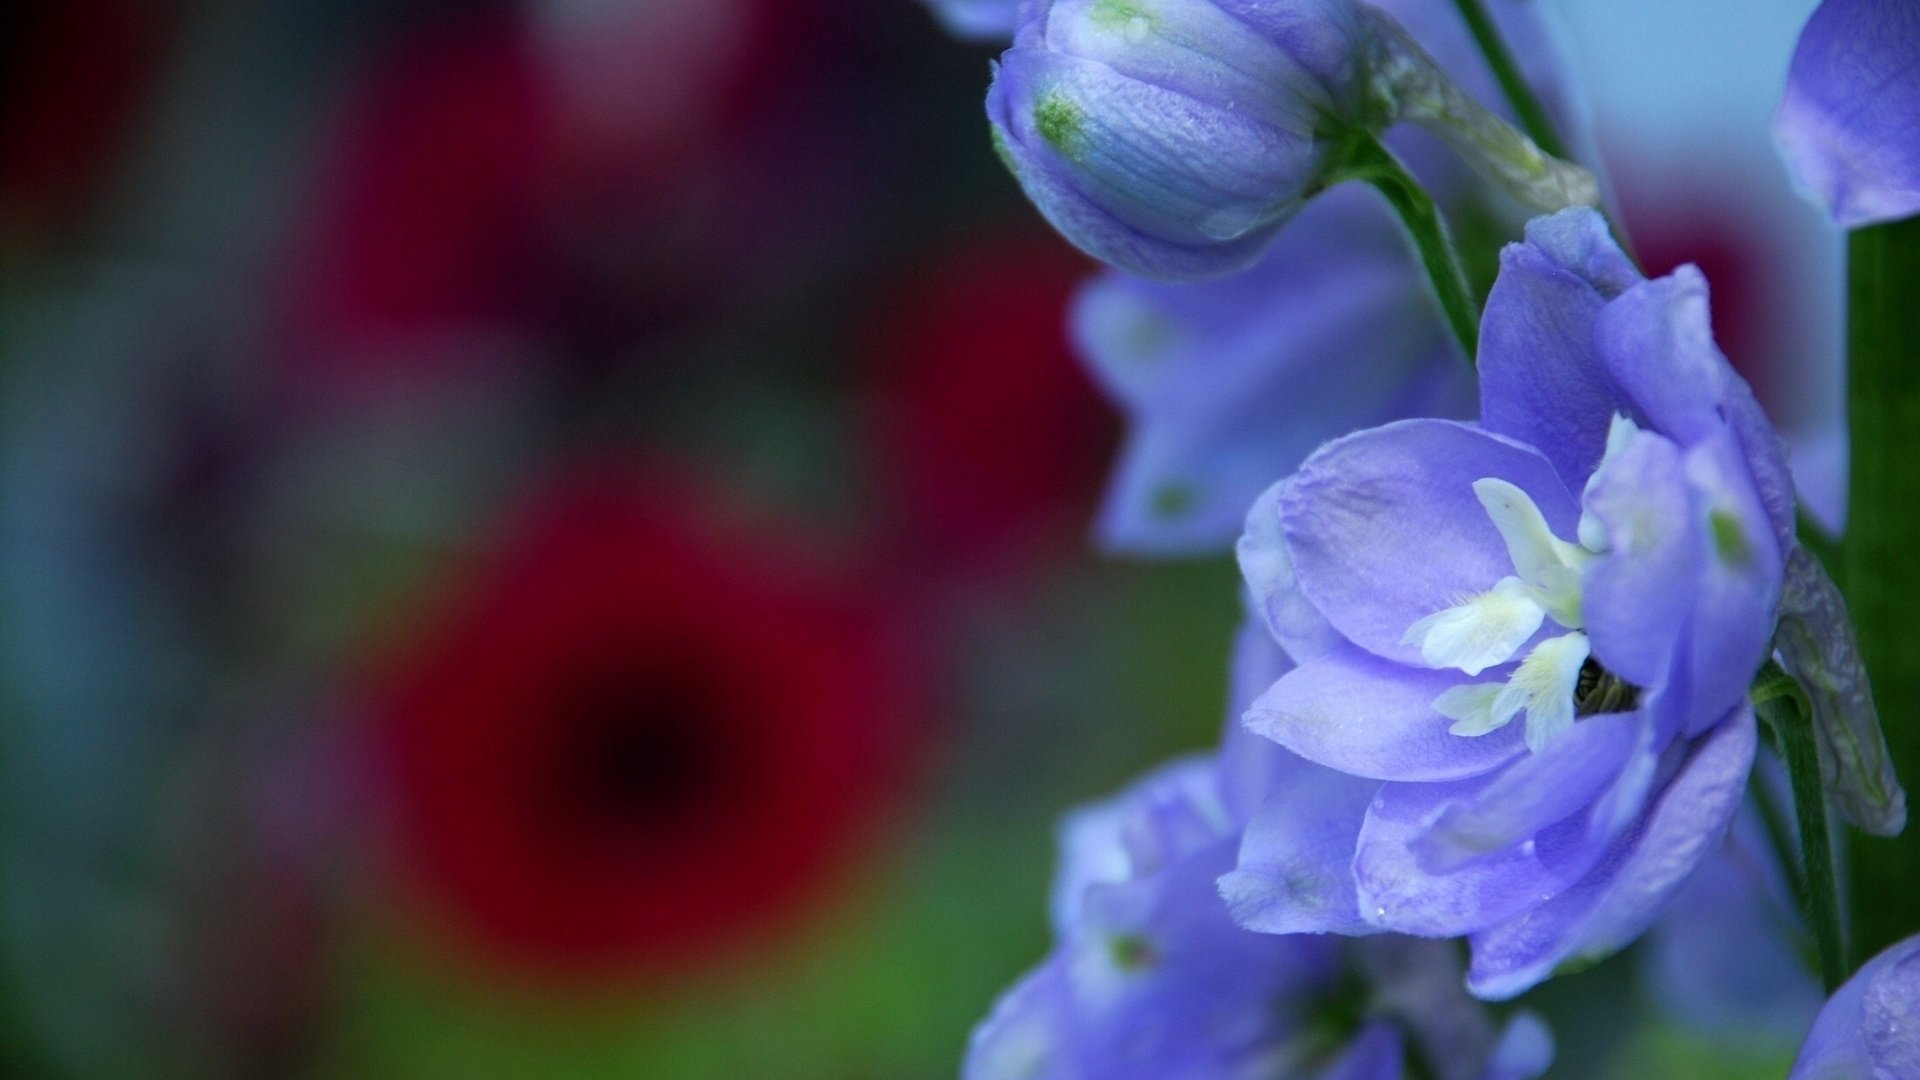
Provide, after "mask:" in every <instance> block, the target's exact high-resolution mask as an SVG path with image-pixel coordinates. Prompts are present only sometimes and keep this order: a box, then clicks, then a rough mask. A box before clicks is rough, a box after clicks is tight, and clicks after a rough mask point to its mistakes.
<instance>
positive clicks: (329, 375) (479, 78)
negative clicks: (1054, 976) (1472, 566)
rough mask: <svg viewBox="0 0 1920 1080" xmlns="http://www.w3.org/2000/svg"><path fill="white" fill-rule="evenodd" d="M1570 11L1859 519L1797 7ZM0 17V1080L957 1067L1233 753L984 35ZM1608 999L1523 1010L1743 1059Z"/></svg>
mask: <svg viewBox="0 0 1920 1080" xmlns="http://www.w3.org/2000/svg"><path fill="white" fill-rule="evenodd" d="M1556 6H1558V7H1559V8H1560V9H1561V10H1560V14H1561V15H1562V16H1563V17H1564V21H1565V23H1566V25H1567V29H1568V31H1569V45H1570V52H1571V54H1572V55H1573V56H1574V57H1575V58H1576V61H1577V63H1578V64H1579V66H1580V68H1581V69H1582V71H1583V72H1584V74H1585V75H1586V77H1587V79H1588V84H1589V86H1590V88H1591V97H1592V99H1593V105H1594V108H1595V110H1596V112H1597V115H1598V120H1599V131H1600V135H1601V140H1602V143H1603V145H1604V146H1605V148H1606V152H1607V153H1608V156H1609V165H1610V166H1611V168H1612V170H1613V173H1614V176H1615V179H1616V183H1617V187H1618V192H1619V198H1620V202H1621V204H1622V206H1623V207H1624V209H1625V212H1626V215H1627V219H1628V221H1629V223H1630V226H1631V227H1632V229H1633V231H1634V234H1635V238H1636V241H1637V243H1638V244H1639V246H1640V249H1641V252H1642V254H1643V256H1644V257H1645V258H1646V260H1647V261H1648V263H1649V268H1650V269H1653V270H1660V269H1664V268H1665V267H1667V266H1671V265H1673V264H1675V263H1678V262H1681V261H1687V260H1693V261H1698V262H1700V263H1702V264H1703V266H1704V267H1705V269H1706V270H1707V272H1708V273H1709V275H1710V276H1711V278H1712V279H1713V282H1714V288H1715V303H1716V312H1715V314H1716V321H1717V322H1718V323H1719V324H1720V326H1719V329H1720V332H1721V334H1722V337H1723V341H1725V342H1726V343H1727V346H1728V349H1729V351H1730V353H1732V354H1733V357H1734V359H1735V360H1736V362H1737V363H1739V364H1740V365H1741V366H1742V367H1743V368H1744V369H1745V370H1746V371H1747V373H1748V375H1749V377H1750V378H1752V379H1753V380H1754V382H1755V383H1756V385H1757V387H1758V388H1759V390H1760V392H1761V394H1762V397H1763V399H1764V400H1765V401H1766V402H1767V403H1768V405H1769V408H1770V409H1771V410H1772V411H1773V413H1774V415H1775V418H1776V420H1777V421H1778V422H1780V423H1781V424H1782V426H1783V427H1785V428H1786V429H1787V431H1788V434H1789V436H1790V438H1791V440H1792V441H1793V442H1794V445H1795V450H1796V467H1797V468H1801V469H1803V470H1810V471H1813V472H1815V473H1819V472H1820V471H1821V470H1825V473H1824V474H1823V475H1829V476H1830V475H1833V474H1834V470H1837V469H1838V468H1839V467H1840V465H1841V458H1842V454H1843V451H1842V449H1841V444H1840V439H1839V433H1838V427H1837V416H1838V408H1839V405H1838V399H1839V386H1838V368H1837V365H1835V364H1833V363H1831V362H1830V361H1829V362H1826V363H1810V362H1808V360H1807V359H1806V358H1807V357H1809V356H1812V357H1827V358H1831V357H1833V356H1835V355H1837V351H1836V343H1837V335H1838V318H1837V314H1836V308H1835V304H1834V300H1835V298H1836V297H1837V280H1838V278H1837V273H1838V271H1837V266H1838V262H1837V250H1838V248H1837V244H1836V242H1835V240H1834V238H1833V237H1832V236H1831V235H1830V234H1828V233H1827V232H1826V231H1825V230H1824V228H1823V226H1821V225H1820V223H1819V221H1818V218H1817V216H1816V215H1814V214H1812V213H1811V212H1809V211H1806V210H1804V209H1803V208H1801V207H1799V206H1798V204H1797V203H1795V202H1794V201H1793V200H1792V198H1791V195H1790V194H1789V192H1788V191H1787V187H1786V182H1785V180H1784V178H1783V177H1782V175H1781V174H1780V170H1779V169H1778V167H1777V165H1775V164H1774V163H1773V159H1772V157H1771V150H1770V147H1769V145H1768V143H1767V139H1766V123H1767V114H1768V110H1769V109H1770V107H1771V102H1772V100H1773V97H1774V95H1775V94H1776V93H1777V88H1778V86H1779V81H1780V78H1781V74H1782V72H1784V68H1785V60H1786V56H1787V54H1788V51H1789V49H1790V47H1791V43H1792V40H1793V35H1794V32H1795V30H1796V29H1797V27H1798V25H1799V22H1800V21H1801V20H1802V19H1803V18H1804V16H1805V15H1806V13H1807V11H1808V10H1810V9H1811V7H1812V4H1811V3H1810V2H1780V3H1771V2H1768V3H1758V2H1751V0H1741V2H1738V3H1733V2H1723V0H1714V2H1711V3H1684V4H1672V3H1664V2H1661V3H1656V2H1653V0H1632V2H1629V3H1620V2H1618V0H1563V2H1560V3H1558V4H1557V5H1556ZM0 19H4V26H3V28H0V52H4V60H0V80H4V83H5V87H6V89H5V97H4V99H3V100H4V128H3V129H0V147H3V148H4V151H3V152H4V158H0V243H3V244H4V263H3V264H0V270H3V274H0V1073H3V1074H5V1075H9V1076H23V1077H84V1078H91V1077H156V1078H171V1077H214V1078H225V1077H236V1078H238V1077H367V1078H387V1077H394V1078H414V1077H419V1078H448V1080H487V1078H494V1077H498V1078H520V1077H527V1078H542V1080H546V1078H555V1080H564V1078H572V1077H581V1078H585V1077H647V1078H652V1077H734V1076H755V1077H819V1078H888V1080H891V1078H914V1077H922V1076H926V1077H934V1076H947V1075H951V1074H952V1072H953V1070H954V1067H955V1064H956V1062H957V1061H958V1058H959V1053H960V1049H961V1046H962V1044H963V1041H964V1038H965V1035H966V1032H967V1029H968V1028H969V1027H970V1025H971V1024H972V1023H973V1022H974V1021H975V1020H976V1019H978V1018H979V1017H980V1016H982V1015H983V1014H984V1013H985V1011H986V1009H987V1008H988V1006H989V1004H990V1003H991V1001H992V999H993V997H994V995H995V993H996V992H997V991H998V990H999V989H1000V988H1001V987H1003V986H1004V985H1006V984H1008V983H1009V982H1010V981H1011V980H1012V979H1013V978H1014V977H1015V976H1016V975H1017V974H1018V973H1019V972H1020V971H1021V970H1022V969H1023V968H1024V967H1025V966H1027V965H1028V964H1030V963H1032V962H1033V961H1035V960H1036V959H1037V958H1038V957H1039V956H1040V955H1041V954H1042V952H1043V951H1044V949H1045V947H1046V927H1045V903H1044V896H1045V890H1046V883H1047V880H1048V878H1049V875H1050V873H1051V862H1052V833H1051V830H1052V822H1053V820H1054V819H1055V818H1056V817H1057V815H1058V814H1059V812H1060V811H1061V810H1062V809H1064V808H1066V807H1068V806H1070V805H1072V804H1074V803H1076V802H1080V801H1084V800H1086V799H1088V798H1092V797H1095V796H1097V795H1100V794H1103V793H1105V792H1107V791H1110V790H1111V789H1113V788H1114V787H1116V786H1118V785H1119V784H1121V783H1122V782H1124V781H1125V780H1126V779H1127V778H1129V777H1130V776H1132V775H1134V774H1135V773H1137V772H1139V771H1140V770H1142V769H1143V768H1145V767H1147V766H1148V765H1150V764H1152V763H1154V762H1156V761H1159V760H1161V759H1163V758H1165V757H1167V756H1169V755H1171V754H1174V753H1178V752H1181V751H1184V750H1188V749H1196V748H1200V747H1203V746H1205V745H1207V744H1208V743H1209V742H1211V741H1212V739H1213V738H1214V736H1215V734H1216V732H1217V730H1218V727H1219V724H1220V719H1221V718H1220V714H1221V710H1222V705H1223V700H1224V685H1223V684H1224V678H1225V658H1226V650H1227V645H1228V642H1229V640H1230V637H1231V634H1232V630H1233V626H1234V623H1235V621H1236V618H1237V599H1236V594H1235V588H1236V586H1235V581H1236V578H1235V573H1234V570H1233V568H1232V566H1231V565H1230V564H1229V563H1228V562H1227V561H1226V560H1224V559H1218V560H1211V561H1209V560H1200V561H1192V562H1183V563H1172V564H1152V563H1144V562H1126V561H1121V560H1117V559H1114V558H1110V557H1105V556H1102V555H1101V554H1099V553H1098V552H1096V551H1094V550H1092V547H1091V544H1090V542H1089V540H1088V525H1087V523H1088V522H1089V520H1090V519H1091V515H1092V511H1093V508H1094V507H1095V506H1096V505H1097V502H1098V499H1099V495H1100V490H1101V487H1102V484H1103V481H1104V472H1105V469H1106V466H1107V463H1108V460H1109V459H1110V457H1111V455H1112V452H1113V448H1114V446H1115V444H1116V440H1117V438H1118V437H1119V434H1120V431H1119V421H1118V418H1117V416H1116V415H1115V413H1114V412H1113V411H1112V410H1111V409H1110V408H1109V406H1108V405H1107V404H1106V403H1105V402H1103V401H1102V400H1101V399H1100V398H1099V396H1098V394H1097V393H1096V392H1095V390H1094V389H1093V387H1092V385H1091V383H1090V382H1089V380H1088V379H1087V378H1086V377H1085V376H1084V375H1083V374H1082V372H1081V371H1080V370H1079V368H1078V366H1077V364H1076V362H1075V360H1074V358H1073V355H1072V352H1071V349H1070V347H1069V344H1068V342H1067V340H1066V337H1065V332H1064V327H1063V322H1062V313H1063V310H1064V306H1065V304H1066V303H1067V302H1068V299H1069V297H1070V296H1071V295H1072V290H1073V287H1074V284H1075V282H1076V281H1077V280H1079V279H1080V278H1082V277H1084V276H1085V275H1086V274H1087V272H1088V271H1089V266H1088V264H1086V263H1085V262H1084V261H1083V260H1082V259H1081V258H1080V257H1079V256H1077V255H1076V254H1074V253H1073V252H1072V251H1071V250H1070V249H1068V248H1067V247H1066V246H1065V245H1064V244H1063V243H1062V242H1060V241H1059V240H1057V239H1056V238H1054V237H1053V236H1052V235H1051V234H1050V233H1048V232H1047V231H1046V230H1045V229H1044V227H1043V226H1042V225H1041V224H1040V222H1039V219H1038V217H1037V215H1035V214H1034V213H1033V212H1032V211H1031V210H1030V209H1029V208H1028V207H1026V206H1025V204H1024V203H1023V201H1022V200H1021V198H1020V197H1019V193H1018V191H1017V189H1016V187H1015V186H1014V184H1013V183H1012V181H1011V180H1010V179H1008V178H1007V177H1006V176H1005V175H1004V174H1003V172H1002V171H1001V169H1000V166H999V165H998V163H997V162H996V161H995V160H994V158H993V156H992V154H991V152H990V151H989V149H988V146H987V140H986V138H985V125H984V122H983V118H982V116H981V110H980V98H981V94H982V91H983V89H984V85H985V81H986V75H987V61H988V60H989V59H990V58H991V56H992V53H993V50H992V49H991V48H990V47H987V46H981V45H964V44H961V43H958V42H955V41H953V40H951V39H950V38H948V37H946V36H945V35H944V34H942V33H941V32H940V30H939V28H938V27H937V25H936V24H935V22H934V21H933V19H932V18H931V17H930V16H929V15H928V13H927V11H926V10H925V9H923V8H921V7H920V6H918V5H917V4H914V3H911V2H908V0H522V2H517V3H507V2H491V0H487V2H482V0H281V2H258V0H206V2H193V3H168V2H162V0H71V2H60V3H55V2H39V3H22V4H16V5H11V6H10V7H9V9H8V14H6V15H4V16H0ZM1702 40H1712V41H1713V42H1714V43H1715V45H1714V47H1712V48H1701V47H1700V46H1699V42H1701V41H1702ZM1830 489H1831V485H1829V490H1830ZM1814 509H1815V510H1816V511H1819V512H1820V513H1822V514H1823V515H1824V516H1825V517H1826V518H1827V519H1828V520H1833V519H1834V518H1835V517H1837V515H1838V514H1839V513H1840V508H1839V507H1838V506H1837V505H1828V506H1825V507H1822V506H1819V505H1816V506H1815V507H1814ZM1631 963H1632V958H1631V957H1628V958H1625V959H1623V960H1621V961H1619V962H1616V963H1613V964H1609V965H1603V966H1602V968H1601V969H1599V970H1597V971H1595V972H1593V973H1590V974H1589V975H1586V976H1582V977H1580V979H1576V980H1565V982H1566V983H1568V984H1570V985H1566V986H1558V985H1557V986H1556V987H1554V988H1552V990H1551V991H1550V994H1549V1000H1548V1004H1549V1006H1551V1007H1553V1008H1555V1009H1557V1010H1560V1011H1562V1012H1565V1013H1567V1014H1568V1015H1586V1016H1587V1017H1588V1018H1589V1019H1591V1015H1592V1013H1593V1012H1594V1011H1596V1006H1597V1004H1598V1003H1601V1002H1604V1003H1606V1004H1605V1011H1606V1012H1607V1014H1608V1016H1609V1017H1610V1020H1609V1021H1608V1024H1604V1025H1600V1027H1599V1028H1597V1029H1596V1034H1595V1035H1594V1036H1592V1037H1591V1038H1590V1039H1586V1040H1582V1039H1581V1038H1580V1037H1567V1036H1566V1035H1565V1033H1564V1031H1563V1040H1562V1042H1563V1054H1562V1061H1563V1063H1564V1066H1565V1068H1566V1070H1567V1072H1566V1075H1576V1076H1577V1075H1618V1076H1648V1075H1655V1073H1654V1072H1652V1071H1650V1070H1653V1069H1654V1068H1655V1065H1654V1064H1651V1063H1652V1062H1674V1061H1679V1062H1684V1063H1691V1064H1687V1065H1684V1066H1672V1067H1673V1068H1679V1069H1681V1071H1678V1072H1675V1073H1674V1075H1687V1076H1702V1075H1708V1073H1706V1072H1704V1071H1698V1070H1705V1069H1709V1068H1714V1069H1723V1070H1737V1069H1744V1068H1746V1067H1747V1066H1748V1063H1747V1061H1746V1060H1745V1059H1743V1058H1741V1057H1740V1055H1739V1054H1737V1053H1735V1054H1731V1055H1729V1054H1728V1053H1726V1052H1723V1051H1721V1050H1715V1049H1710V1048H1706V1047H1704V1046H1703V1045H1702V1044H1696V1043H1693V1042H1689V1041H1688V1040H1687V1038H1686V1037H1684V1036H1681V1035H1678V1034H1676V1033H1674V1032H1672V1031H1669V1030H1665V1029H1662V1028H1659V1027H1658V1026H1656V1025H1653V1024H1652V1023H1651V1021H1648V1020H1647V1019H1646V1018H1647V1017H1648V1016H1649V1015H1650V1014H1651V1010H1650V1009H1649V1008H1648V1007H1647V1005H1646V1003H1645V1002H1642V1001H1640V999H1639V998H1638V997H1637V996H1636V993H1637V992H1636V991H1635V990H1634V989H1633V980H1632V978H1631V972H1630V965H1631ZM1608 1034H1611V1035H1617V1036H1620V1039H1619V1042H1618V1044H1617V1045H1615V1046H1613V1047H1611V1048H1606V1047H1603V1046H1602V1045H1601V1044H1600V1037H1601V1036H1602V1035H1608ZM1766 1052H1768V1051H1766V1050H1765V1048H1762V1052H1761V1057H1762V1058H1764V1057H1765V1053H1766ZM1770 1052H1771V1053H1773V1054H1774V1055H1775V1056H1776V1057H1777V1054H1778V1053H1779V1051H1778V1049H1777V1048H1775V1049H1773V1050H1772V1051H1770ZM1660 1067H1662V1068H1667V1067H1669V1066H1666V1065H1662V1066H1660ZM1689 1068H1690V1069H1694V1070H1696V1071H1685V1070H1686V1069H1689ZM1755 1068H1756V1069H1757V1068H1758V1066H1755ZM1729 1074H1732V1073H1729ZM1757 1074H1759V1075H1764V1073H1757Z"/></svg>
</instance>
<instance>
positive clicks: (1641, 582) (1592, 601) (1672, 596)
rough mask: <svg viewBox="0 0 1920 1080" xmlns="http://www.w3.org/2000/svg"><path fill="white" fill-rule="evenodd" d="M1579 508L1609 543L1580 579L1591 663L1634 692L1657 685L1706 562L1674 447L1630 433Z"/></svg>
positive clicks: (1652, 436) (1674, 648) (1677, 645)
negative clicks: (1601, 529)
mask: <svg viewBox="0 0 1920 1080" xmlns="http://www.w3.org/2000/svg"><path fill="white" fill-rule="evenodd" d="M1585 504H1586V508H1587V510H1588V511H1589V512H1590V513H1592V514H1593V516H1594V517H1595V518H1596V519H1598V520H1599V522H1600V523H1601V525H1602V526H1603V527H1604V529H1605V532H1606V536H1607V540H1608V543H1609V545H1610V546H1609V550H1608V551H1607V553H1606V554H1604V555H1602V556H1601V557H1600V558H1599V559H1597V560H1595V561H1594V563H1593V565H1592V566H1590V567H1588V568H1587V572H1586V574H1585V576H1584V578H1583V580H1582V587H1583V589H1584V592H1585V597H1584V598H1583V603H1582V605H1581V612H1582V615H1583V616H1584V617H1585V619H1586V623H1587V636H1588V637H1589V638H1590V639H1592V641H1593V655H1594V658H1595V659H1597V660H1598V661H1599V662H1600V663H1601V664H1602V665H1604V666H1605V667H1606V669H1607V670H1608V671H1611V672H1613V673H1614V674H1616V675H1618V676H1620V677H1621V678H1623V679H1625V680H1627V681H1628V682H1630V683H1633V684H1634V685H1636V686H1640V687H1643V688H1648V689H1652V688H1655V687H1659V686H1661V685H1663V684H1664V683H1665V682H1666V681H1667V676H1668V672H1669V669H1670V668H1671V666H1672V664H1673V659H1674V655H1675V653H1677V652H1678V651H1679V648H1680V642H1681V639H1682V637H1683V635H1684V634H1685V633H1686V630H1687V621H1688V617H1689V616H1690V615H1691V614H1692V609H1691V606H1690V605H1689V604H1688V603H1687V602H1686V601H1687V600H1688V599H1690V598H1691V596H1692V594H1693V590H1694V584H1695V582H1696V581H1698V579H1699V574H1700V563H1701V560H1702V559H1703V558H1704V555H1705V553H1704V551H1703V544H1702V534H1703V532H1704V522H1700V521H1698V520H1697V519H1696V514H1695V500H1694V495H1693V490H1692V488H1691V487H1690V486H1689V485H1688V483H1687V477H1686V462H1685V460H1684V458H1683V456H1682V454H1681V452H1680V448H1679V447H1677V446H1675V445H1674V444H1673V443H1672V442H1671V441H1669V440H1668V439H1666V438H1663V437H1662V436H1659V435H1656V434H1654V433H1653V432H1650V431H1641V432H1637V433H1635V434H1634V435H1633V436H1632V437H1631V439H1630V441H1629V442H1628V443H1627V444H1626V446H1625V447H1624V448H1623V449H1622V450H1621V451H1620V453H1619V455H1618V456H1617V457H1615V458H1614V460H1613V461H1611V462H1609V463H1608V465H1607V468H1606V469H1605V470H1603V471H1602V472H1600V473H1597V474H1596V475H1595V477H1594V484H1593V487H1592V488H1590V489H1589V490H1588V491H1587V494H1586V499H1585ZM1745 685H1746V684H1745V683H1742V684H1741V688H1742V692H1744V690H1745ZM1721 711H1722V712H1723V713H1724V712H1725V709H1724V708H1723V709H1722V710H1721Z"/></svg>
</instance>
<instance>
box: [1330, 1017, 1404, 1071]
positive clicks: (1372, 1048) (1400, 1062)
mask: <svg viewBox="0 0 1920 1080" xmlns="http://www.w3.org/2000/svg"><path fill="white" fill-rule="evenodd" d="M1405 1075H1406V1048H1405V1046H1404V1045H1403V1044H1402V1041H1401V1038H1400V1031H1399V1029H1398V1028H1395V1027H1394V1026H1393V1025H1392V1024H1383V1023H1379V1022H1377V1021H1376V1022H1374V1023H1371V1024H1368V1025H1367V1026H1366V1027H1365V1028H1362V1029H1361V1031H1360V1034H1359V1035H1358V1036H1356V1037H1355V1038H1354V1040H1353V1042H1352V1043H1351V1044H1349V1045H1348V1047H1347V1050H1346V1053H1344V1054H1341V1055H1340V1058H1339V1060H1337V1061H1335V1062H1334V1063H1333V1064H1332V1065H1329V1066H1327V1070H1326V1071H1325V1072H1323V1073H1321V1074H1320V1077H1319V1080H1401V1077H1403V1076H1405Z"/></svg>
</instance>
